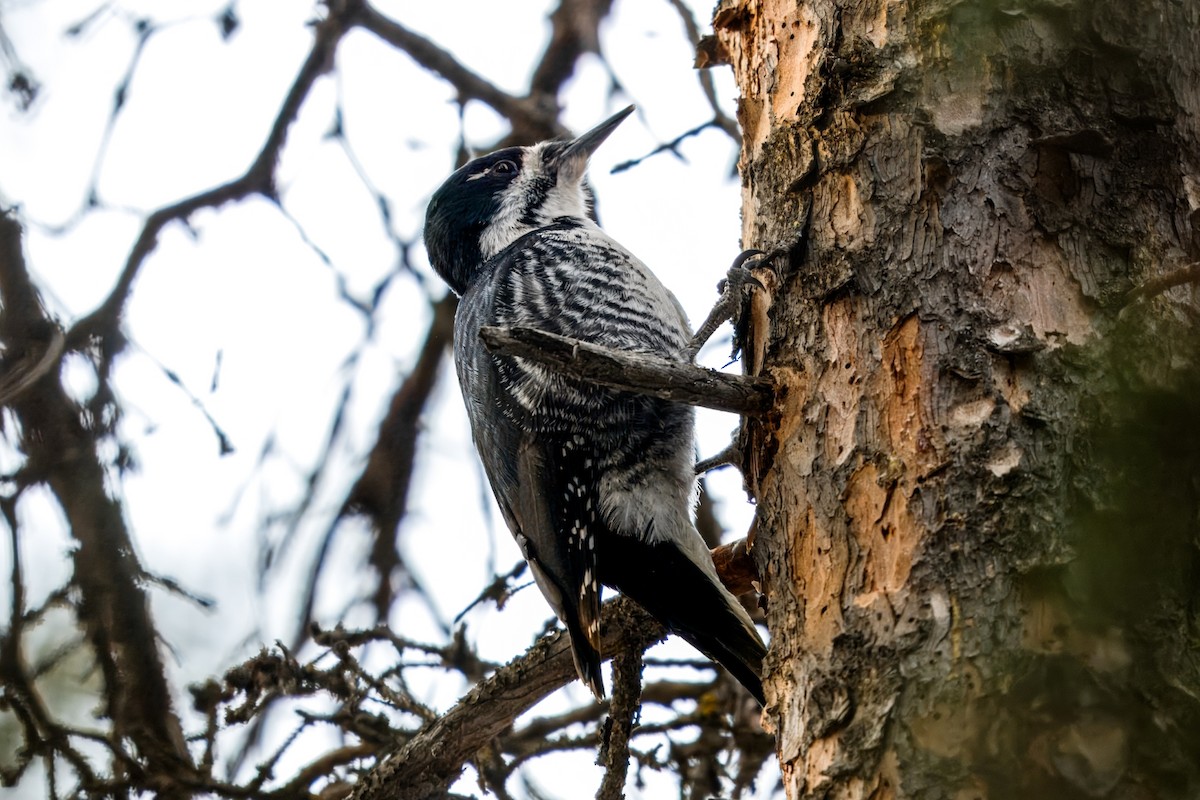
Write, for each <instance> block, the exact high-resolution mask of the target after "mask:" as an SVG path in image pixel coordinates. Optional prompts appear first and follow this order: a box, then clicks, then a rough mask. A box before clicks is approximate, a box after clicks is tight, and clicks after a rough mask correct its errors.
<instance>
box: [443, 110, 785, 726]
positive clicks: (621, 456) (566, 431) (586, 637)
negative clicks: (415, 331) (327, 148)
mask: <svg viewBox="0 0 1200 800" xmlns="http://www.w3.org/2000/svg"><path fill="white" fill-rule="evenodd" d="M632 112H633V106H630V107H629V108H626V109H624V110H623V111H621V112H619V113H617V114H615V115H614V116H612V117H611V118H609V119H608V120H606V121H604V122H602V123H601V124H599V125H597V126H596V127H595V128H593V129H592V130H590V131H588V132H587V133H585V134H583V135H582V136H580V137H578V138H576V139H574V140H569V141H549V142H542V143H540V144H537V145H534V146H532V147H510V148H507V149H504V150H498V151H496V152H494V153H491V154H489V155H486V156H482V157H480V158H477V159H475V160H474V161H471V162H470V163H468V164H467V165H465V166H463V167H462V168H461V169H459V170H458V171H456V172H455V173H454V174H452V175H451V176H450V177H449V178H448V179H447V180H446V182H445V183H443V184H442V186H441V187H440V188H439V189H438V190H437V191H436V192H435V193H434V195H433V198H432V199H431V200H430V203H429V208H428V210H427V212H426V218H425V246H426V249H427V251H428V253H429V259H430V262H431V264H432V265H433V268H434V269H435V270H436V271H437V273H438V274H439V275H440V276H441V277H442V279H443V280H445V281H446V283H447V284H448V285H449V287H450V289H451V290H452V291H454V292H455V293H456V294H457V295H459V296H460V298H461V302H460V303H459V306H458V311H457V314H456V317H455V326H454V360H455V365H456V367H457V372H458V379H459V384H460V386H461V388H462V394H463V399H464V401H465V403H466V407H467V412H468V416H469V418H470V422H471V431H472V435H473V438H474V441H475V446H476V448H477V449H478V451H479V455H480V457H481V458H482V460H483V464H484V469H485V471H486V473H487V476H488V479H489V482H490V483H491V486H492V491H493V493H494V494H495V496H496V500H497V502H498V504H499V506H500V510H501V512H502V514H503V516H504V519H505V521H506V523H507V524H508V527H509V528H510V529H511V531H512V533H513V536H514V537H515V538H516V541H517V544H518V545H519V546H520V548H521V551H522V553H523V554H524V556H525V559H526V560H527V561H528V562H529V565H530V567H531V570H532V572H533V576H534V579H535V580H536V582H537V585H538V587H539V588H540V589H541V591H542V594H543V595H545V597H546V600H547V601H549V603H550V606H551V607H552V608H553V609H554V612H555V614H556V615H557V616H558V618H559V619H560V620H561V621H562V622H563V624H564V625H565V626H566V628H567V631H568V633H569V635H570V638H571V646H572V652H573V654H574V658H575V668H576V671H577V672H578V673H579V677H580V680H582V681H583V682H584V684H585V685H587V687H588V688H589V689H590V690H591V691H592V693H593V694H594V695H595V696H596V697H597V698H602V697H603V696H604V680H603V677H602V675H601V672H600V663H601V654H600V593H601V585H602V584H603V585H607V586H610V587H612V588H614V589H617V590H618V591H620V592H621V593H623V594H625V595H627V596H629V597H631V598H633V600H634V601H636V602H637V603H638V604H639V605H641V606H642V607H643V608H645V609H646V611H648V612H649V613H650V614H651V615H652V616H654V617H655V618H656V619H658V620H659V621H660V622H662V623H663V624H664V625H665V626H666V627H667V628H668V629H669V630H671V631H672V632H673V633H675V634H677V635H679V636H681V637H682V638H683V639H685V640H686V641H688V642H690V643H691V644H692V645H693V646H695V647H696V648H697V649H698V650H700V651H701V652H703V653H704V654H705V655H707V656H708V657H709V658H711V659H713V660H714V661H717V662H718V663H720V664H721V665H723V666H724V667H725V668H726V669H728V670H729V671H730V672H731V673H732V674H733V675H734V677H736V678H737V679H738V681H740V682H741V683H742V685H743V686H745V687H746V688H747V689H748V690H749V691H750V692H751V694H753V695H754V697H755V698H756V699H757V700H758V702H759V703H760V704H761V703H762V702H763V691H762V681H761V673H762V660H763V656H764V655H765V653H766V648H765V647H764V645H763V642H762V639H761V638H760V637H759V635H758V632H757V630H756V629H755V627H754V623H753V622H752V621H751V619H750V616H749V615H748V614H747V613H746V611H745V609H744V608H742V606H741V604H740V603H738V601H737V599H736V598H734V597H733V595H731V594H730V593H729V592H728V591H727V590H726V589H725V587H724V586H722V585H721V582H720V580H719V579H718V578H717V574H716V570H715V569H714V567H713V562H712V558H711V556H710V555H709V551H708V548H707V547H706V546H705V544H704V540H703V539H702V538H701V536H700V534H699V532H698V531H697V530H696V528H695V525H694V524H693V521H692V508H693V505H694V499H695V488H696V480H695V475H694V470H693V452H694V447H693V427H694V413H693V410H692V408H691V407H690V406H687V405H684V404H681V403H674V402H670V401H668V400H661V399H658V398H652V397H647V396H644V395H639V394H634V393H631V392H624V391H617V390H612V389H607V388H602V387H599V386H595V385H593V384H591V383H588V382H586V381H582V380H578V379H575V378H571V377H568V376H565V375H562V374H559V373H557V372H554V371H552V370H550V369H548V368H546V367H543V366H541V365H539V364H536V363H533V362H531V361H528V360H524V359H521V358H513V357H507V356H502V355H493V354H491V353H490V352H488V350H487V349H486V348H485V347H484V345H483V343H482V342H481V341H480V338H479V329H480V327H482V326H484V325H495V326H501V327H510V326H518V325H520V326H528V327H532V328H538V329H541V330H544V331H550V332H552V333H557V334H561V335H563V336H569V337H572V338H575V339H579V340H582V341H585V342H592V343H595V344H599V345H605V346H608V347H614V348H620V349H624V350H628V351H634V352H640V353H648V354H652V355H657V356H660V357H665V358H670V359H675V360H678V361H685V362H686V361H690V360H691V358H692V355H693V353H692V349H691V339H692V337H691V333H690V330H689V327H688V322H687V318H686V316H685V315H684V312H683V309H682V307H681V306H680V305H679V302H678V301H677V300H676V299H675V296H674V295H672V294H671V293H670V292H669V291H668V290H667V289H666V287H664V286H663V284H662V283H661V282H660V281H659V280H658V278H657V277H655V275H654V273H652V272H651V271H650V270H649V268H647V267H646V265H645V264H643V263H642V262H641V261H639V260H638V259H637V258H636V257H635V256H634V255H633V254H631V253H630V252H629V251H628V250H626V249H625V248H624V247H622V246H621V245H620V244H618V243H617V242H616V241H615V240H613V239H612V238H611V237H609V236H608V234H606V233H605V232H604V231H603V230H601V229H600V227H599V226H598V224H597V220H596V214H595V211H594V207H593V203H592V195H591V190H590V188H589V187H588V186H587V185H586V183H585V180H584V178H585V173H586V171H587V164H588V159H589V158H590V156H591V155H592V153H593V152H594V151H595V150H596V148H597V147H599V145H600V144H601V143H602V142H603V141H604V140H605V139H606V138H608V136H609V134H611V133H612V132H613V130H615V129H616V127H617V126H618V125H620V123H621V122H622V121H623V120H624V119H625V118H626V117H628V116H629V114H630V113H632Z"/></svg>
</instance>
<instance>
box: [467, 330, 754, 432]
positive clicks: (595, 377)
mask: <svg viewBox="0 0 1200 800" xmlns="http://www.w3.org/2000/svg"><path fill="white" fill-rule="evenodd" d="M479 336H480V338H481V339H483V342H484V344H485V345H487V348H488V349H489V350H491V351H492V352H493V353H498V354H501V355H506V356H516V357H519V358H524V359H528V360H530V361H535V362H537V363H539V364H542V365H544V366H546V367H549V368H550V369H553V370H555V371H557V372H561V373H564V374H566V375H570V376H572V377H575V378H581V379H583V380H586V381H590V382H592V383H597V384H600V385H601V386H608V387H610V388H613V389H623V390H625V391H629V392H636V393H638V394H648V395H652V396H654V397H661V398H663V399H665V400H675V401H678V402H680V403H687V404H688V405H694V406H703V407H704V408H713V409H716V410H718V411H731V412H733V413H735V414H741V415H749V416H757V415H760V414H764V413H766V412H767V411H768V410H769V409H770V408H771V406H772V404H773V403H774V398H775V390H774V387H773V385H772V383H771V381H770V380H768V379H767V378H764V377H758V378H748V377H745V376H742V375H730V374H728V373H724V372H717V371H716V370H713V369H708V368H706V367H698V366H696V365H694V364H684V363H680V362H678V361H670V360H668V359H665V358H660V357H658V356H651V355H647V354H645V353H633V352H628V351H624V350H614V349H613V348H611V347H603V346H601V345H596V344H591V343H589V342H581V341H579V340H577V339H570V338H568V337H566V336H559V335H558V334H554V333H547V332H546V331H539V330H535V329H533V328H525V327H513V328H496V327H491V326H485V327H483V328H482V329H481V330H480V331H479Z"/></svg>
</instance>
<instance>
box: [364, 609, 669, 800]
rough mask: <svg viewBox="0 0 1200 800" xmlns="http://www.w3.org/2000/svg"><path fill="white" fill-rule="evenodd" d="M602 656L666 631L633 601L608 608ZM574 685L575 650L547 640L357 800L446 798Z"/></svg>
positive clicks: (390, 764) (431, 731)
mask: <svg viewBox="0 0 1200 800" xmlns="http://www.w3.org/2000/svg"><path fill="white" fill-rule="evenodd" d="M601 625H602V627H603V630H604V638H603V640H602V644H601V652H603V653H604V654H605V655H606V656H610V657H611V656H614V655H615V654H617V653H620V652H627V651H630V650H639V651H640V650H643V649H645V648H646V647H648V646H649V645H650V644H652V643H654V642H657V641H659V640H660V639H662V638H663V636H665V635H666V630H665V629H664V628H663V627H662V626H661V625H660V624H659V623H658V622H656V621H655V620H654V619H653V618H652V617H650V615H649V614H647V613H646V612H645V611H643V610H642V609H641V608H639V607H638V606H637V604H636V603H634V602H633V601H631V600H628V599H627V598H619V599H617V600H614V601H613V602H611V603H608V604H607V605H605V607H604V611H603V614H602V617H601ZM574 678H575V666H574V662H573V660H572V658H571V648H570V642H569V640H568V638H567V636H566V635H565V634H564V633H561V632H560V633H556V634H554V635H551V636H547V637H544V638H543V639H541V640H539V641H538V642H537V643H536V644H535V645H534V646H533V647H531V648H530V649H529V650H528V651H527V652H526V653H525V655H523V656H521V657H520V658H518V659H516V660H514V661H512V662H510V663H509V664H507V665H505V666H504V667H502V668H501V669H499V670H497V671H496V672H495V673H494V674H492V675H491V676H490V677H488V678H487V679H486V680H484V681H482V682H481V683H479V684H478V685H476V686H475V688H473V689H472V690H471V691H470V692H468V693H467V695H466V696H465V697H463V698H462V699H461V700H459V702H458V703H457V705H455V706H454V707H453V708H451V709H450V710H449V711H447V712H446V713H445V714H444V715H443V716H442V718H441V719H439V720H438V721H436V722H434V723H433V724H431V725H429V726H427V727H425V728H423V729H422V730H421V732H420V733H418V734H417V735H416V736H414V737H413V738H412V739H411V740H410V741H409V742H408V743H407V744H405V745H404V746H403V747H401V748H400V749H399V750H398V751H396V752H395V753H393V754H392V755H391V756H389V757H387V758H385V759H383V760H381V761H380V763H379V764H378V766H377V767H376V768H375V769H373V770H372V771H371V772H370V773H369V774H368V775H367V776H366V777H365V778H364V779H363V781H362V782H361V783H360V784H359V785H358V787H357V788H356V789H355V792H354V795H353V797H354V798H355V799H356V800H415V799H416V798H425V797H429V796H431V795H435V794H438V793H441V792H445V791H446V789H447V788H448V787H449V786H450V784H451V783H453V782H454V780H455V779H457V778H458V776H459V775H460V774H461V772H462V769H463V765H464V764H466V762H467V760H468V759H470V758H471V757H472V756H473V755H474V754H475V753H477V752H478V751H479V749H480V748H481V747H483V746H484V745H485V744H486V743H488V742H490V741H491V740H492V739H493V738H495V737H496V736H497V735H499V734H500V732H501V731H503V730H504V729H505V728H507V727H508V726H510V725H511V724H512V721H513V720H514V719H516V718H517V717H518V716H520V715H521V714H522V713H524V712H525V711H526V710H528V709H529V708H531V707H532V706H533V705H534V704H536V703H537V702H539V701H540V700H541V699H542V698H543V697H545V696H546V695H548V694H550V693H551V692H553V691H554V690H556V689H559V688H561V687H563V686H565V685H566V684H567V683H569V682H570V681H571V680H573V679H574Z"/></svg>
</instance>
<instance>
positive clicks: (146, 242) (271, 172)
mask: <svg viewBox="0 0 1200 800" xmlns="http://www.w3.org/2000/svg"><path fill="white" fill-rule="evenodd" d="M335 6H337V7H338V8H340V13H337V11H335ZM353 6H354V4H353V3H352V2H348V3H346V4H344V5H343V4H335V3H331V4H330V6H329V7H330V9H331V13H330V14H329V16H328V17H326V18H325V19H324V20H322V21H321V22H320V23H318V24H317V25H316V26H315V28H314V31H315V33H314V36H313V45H312V49H311V50H309V53H308V57H307V58H306V59H305V60H304V64H303V65H302V66H301V67H300V72H299V73H298V74H297V75H296V78H295V80H294V81H293V82H292V85H291V88H290V89H289V90H288V93H287V96H286V97H285V98H284V101H283V104H282V106H281V108H280V110H279V113H278V114H277V115H276V116H275V122H274V123H273V124H272V126H271V130H270V132H269V133H268V134H267V139H266V142H264V143H263V146H262V148H261V149H260V150H259V152H258V155H257V156H255V158H254V161H253V163H251V164H250V167H249V168H248V169H247V170H246V172H245V173H244V174H242V175H241V176H240V177H238V178H235V179H234V180H232V181H229V182H228V183H223V184H221V185H219V186H215V187H213V188H211V189H207V190H205V191H203V192H200V193H199V194H195V195H192V196H191V197H187V198H184V199H183V200H180V201H178V202H176V203H172V204H171V205H169V206H164V207H163V208H160V209H158V210H157V211H155V212H153V213H152V214H150V216H148V217H147V218H146V221H145V223H144V224H143V225H142V231H141V233H140V234H139V235H138V238H137V241H136V242H134V245H133V249H132V250H130V252H129V256H128V257H127V258H126V260H125V267H124V269H123V270H122V271H121V275H120V277H119V278H118V279H117V282H116V284H115V285H114V286H113V288H112V289H111V290H110V291H109V293H108V296H107V297H106V298H105V299H104V301H103V302H102V303H101V304H100V305H99V307H97V308H96V309H95V310H94V311H92V312H91V313H89V314H87V315H86V316H84V317H83V318H81V319H80V320H78V321H77V322H76V323H75V324H74V325H73V326H72V327H71V329H70V330H69V331H68V332H67V345H68V347H70V348H72V349H80V348H82V347H84V346H86V345H87V344H88V340H89V339H90V338H92V337H99V338H100V339H101V340H102V341H103V342H104V345H103V346H102V350H103V351H104V352H105V353H106V356H108V357H111V355H112V354H113V353H114V350H115V348H116V347H117V346H118V341H117V340H118V337H117V330H118V326H119V323H120V319H121V316H122V314H123V312H124V308H125V303H126V301H127V300H128V299H129V293H130V291H131V290H132V289H133V283H134V280H135V279H136V278H137V275H138V273H139V272H140V271H141V268H142V266H143V265H144V264H145V263H146V259H147V258H149V256H150V254H151V253H153V252H154V249H155V247H157V245H158V237H159V234H161V233H162V231H163V229H164V228H165V227H166V226H167V225H169V224H170V223H172V222H180V221H185V220H187V219H188V218H189V217H190V216H191V215H192V214H194V213H195V212H197V211H199V210H200V209H202V208H216V207H218V206H222V205H225V204H226V203H230V202H236V201H238V200H244V199H246V198H247V197H250V196H252V195H261V196H263V197H266V198H268V199H272V200H273V199H275V165H276V164H277V163H278V161H279V155H280V153H281V152H282V151H283V146H284V144H285V143H286V142H287V133H288V128H289V127H291V124H292V122H293V120H295V118H296V115H297V114H299V112H300V106H301V105H302V104H303V103H304V99H305V98H306V97H307V96H308V93H309V90H310V89H311V88H312V86H313V84H314V83H316V81H317V78H319V77H320V76H321V75H323V74H324V73H325V72H326V70H328V69H329V67H330V65H331V63H332V58H333V53H334V51H335V50H336V49H337V45H338V42H340V41H341V38H342V36H343V35H344V34H345V32H346V30H347V26H348V23H349V21H350V17H351V16H352V14H353V11H354V8H353Z"/></svg>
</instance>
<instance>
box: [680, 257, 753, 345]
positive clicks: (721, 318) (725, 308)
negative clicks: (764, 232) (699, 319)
mask: <svg viewBox="0 0 1200 800" xmlns="http://www.w3.org/2000/svg"><path fill="white" fill-rule="evenodd" d="M767 258H769V256H768V254H767V253H765V252H763V251H762V250H754V249H751V250H743V251H742V252H741V253H739V254H738V257H737V258H735V259H734V260H733V265H732V266H731V267H730V268H729V272H727V273H726V275H725V277H724V278H722V279H721V280H720V281H718V282H717V291H718V292H720V294H721V297H720V298H719V299H718V300H717V302H716V305H714V306H713V308H712V311H710V312H708V317H707V318H706V319H705V320H704V324H703V325H701V326H700V328H699V329H698V330H697V331H696V334H695V335H694V336H693V337H692V341H691V345H690V347H689V352H690V355H691V356H692V357H693V358H695V357H696V354H697V353H699V352H700V348H702V347H703V346H704V344H705V343H706V342H707V341H708V340H709V339H711V338H712V335H713V334H714V333H716V330H717V328H719V327H721V325H722V324H723V323H725V322H726V321H727V320H733V321H734V328H735V334H734V349H733V354H734V357H735V358H736V357H737V352H738V350H739V349H740V346H739V341H740V337H739V336H738V335H737V331H736V329H737V327H738V326H737V321H738V319H739V318H740V317H741V316H742V309H743V305H744V304H745V302H746V300H747V299H748V297H749V294H750V292H752V291H753V290H755V289H763V288H766V287H764V286H763V284H762V281H760V280H759V279H758V278H756V277H754V274H753V273H752V272H751V270H752V269H754V268H755V267H757V266H759V265H761V264H762V263H763V262H764V261H765V260H767Z"/></svg>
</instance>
